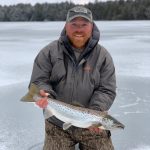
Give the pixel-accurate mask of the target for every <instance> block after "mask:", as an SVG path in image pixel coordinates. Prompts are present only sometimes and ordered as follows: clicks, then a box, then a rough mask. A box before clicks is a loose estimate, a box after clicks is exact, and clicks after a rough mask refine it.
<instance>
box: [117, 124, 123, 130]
mask: <svg viewBox="0 0 150 150" xmlns="http://www.w3.org/2000/svg"><path fill="white" fill-rule="evenodd" d="M116 127H117V128H120V129H124V128H125V126H124V125H123V124H120V125H117V126H116Z"/></svg>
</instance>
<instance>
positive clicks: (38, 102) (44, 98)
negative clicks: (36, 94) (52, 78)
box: [35, 90, 49, 109]
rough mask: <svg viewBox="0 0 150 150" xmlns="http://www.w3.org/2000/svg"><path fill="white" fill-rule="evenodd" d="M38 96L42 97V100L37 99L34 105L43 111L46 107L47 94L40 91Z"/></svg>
mask: <svg viewBox="0 0 150 150" xmlns="http://www.w3.org/2000/svg"><path fill="white" fill-rule="evenodd" d="M40 95H41V96H42V98H41V99H39V100H38V101H37V102H36V103H35V104H36V105H38V106H39V107H40V108H43V109H44V108H46V107H47V105H48V96H49V93H46V92H45V91H44V90H40Z"/></svg>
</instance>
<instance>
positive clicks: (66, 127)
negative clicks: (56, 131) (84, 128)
mask: <svg viewBox="0 0 150 150" xmlns="http://www.w3.org/2000/svg"><path fill="white" fill-rule="evenodd" d="M71 126H72V124H71V123H67V122H65V123H64V124H63V130H67V129H68V128H70V127H71Z"/></svg>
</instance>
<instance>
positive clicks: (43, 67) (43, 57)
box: [29, 46, 56, 97]
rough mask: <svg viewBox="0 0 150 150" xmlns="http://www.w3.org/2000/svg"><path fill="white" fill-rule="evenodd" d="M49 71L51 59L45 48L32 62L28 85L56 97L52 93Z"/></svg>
mask: <svg viewBox="0 0 150 150" xmlns="http://www.w3.org/2000/svg"><path fill="white" fill-rule="evenodd" d="M51 70H52V64H51V57H50V52H49V50H48V46H47V47H45V48H43V49H42V50H41V51H40V52H39V54H38V55H37V57H36V58H35V60H34V65H33V70H32V75H31V80H30V84H31V83H35V84H36V85H38V87H39V88H40V89H43V90H45V91H47V92H49V93H50V94H51V95H52V96H54V97H56V93H55V92H54V91H53V88H52V85H51V83H50V75H51ZM30 84H29V86H30Z"/></svg>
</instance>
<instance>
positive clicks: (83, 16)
mask: <svg viewBox="0 0 150 150" xmlns="http://www.w3.org/2000/svg"><path fill="white" fill-rule="evenodd" d="M77 17H82V18H85V19H86V20H88V21H90V22H92V20H91V19H90V18H88V17H87V16H85V15H81V14H80V15H74V16H73V17H70V18H69V19H68V20H67V22H70V21H71V20H73V19H74V18H77Z"/></svg>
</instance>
